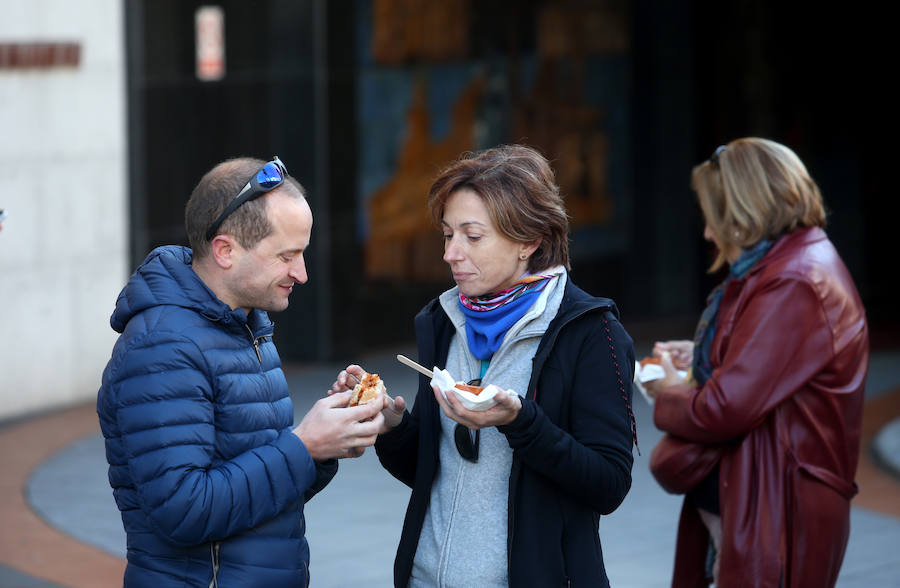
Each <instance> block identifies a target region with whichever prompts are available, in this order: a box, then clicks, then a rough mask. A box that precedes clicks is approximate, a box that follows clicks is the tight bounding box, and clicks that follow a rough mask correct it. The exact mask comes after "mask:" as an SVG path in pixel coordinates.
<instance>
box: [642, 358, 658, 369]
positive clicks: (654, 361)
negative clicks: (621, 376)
mask: <svg viewBox="0 0 900 588" xmlns="http://www.w3.org/2000/svg"><path fill="white" fill-rule="evenodd" d="M650 364H653V365H662V359H660V358H659V357H645V358H644V359H642V360H641V367H647V366H648V365H650Z"/></svg>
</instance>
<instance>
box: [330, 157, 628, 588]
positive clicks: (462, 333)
mask: <svg viewBox="0 0 900 588" xmlns="http://www.w3.org/2000/svg"><path fill="white" fill-rule="evenodd" d="M428 206H429V209H430V211H431V214H432V217H433V219H434V221H435V224H436V225H437V226H438V227H439V229H440V230H441V231H442V232H443V236H444V258H443V259H444V261H445V262H446V263H447V265H448V266H449V268H450V272H451V274H452V276H453V280H454V282H456V286H455V287H453V288H451V289H450V290H447V291H446V292H444V293H443V294H442V295H441V296H439V297H438V298H436V299H435V300H432V301H431V302H429V303H428V304H427V305H426V306H425V308H424V309H423V310H422V311H421V312H420V313H419V314H418V315H417V316H416V319H415V326H416V339H417V343H418V360H419V362H420V363H422V364H424V365H426V366H428V367H431V366H436V367H439V368H442V369H446V370H448V371H449V372H450V374H452V375H453V376H454V377H455V378H456V379H457V380H466V381H476V382H478V381H480V384H481V385H482V386H486V385H488V384H494V385H496V386H498V387H500V388H502V391H501V392H499V393H497V395H496V396H495V400H496V401H497V404H496V405H495V406H493V407H491V408H489V409H488V410H483V411H473V410H468V409H466V408H465V407H464V406H463V405H462V404H461V403H460V402H459V400H458V399H457V398H456V397H455V396H454V395H453V394H447V396H446V397H445V396H444V395H443V393H441V392H440V390H438V389H437V388H436V387H435V388H432V386H431V385H430V382H429V380H428V378H427V377H425V376H422V377H421V378H420V381H419V389H418V393H417V396H416V402H415V404H414V407H413V409H412V411H411V412H410V411H408V410H407V403H406V402H405V401H404V399H403V398H402V397H401V396H396V397H395V398H393V399H390V398H388V399H386V403H385V405H386V408H385V410H384V416H385V425H384V430H383V431H382V433H381V434H380V435H379V438H378V441H377V442H376V444H375V448H376V451H377V454H378V457H379V459H380V460H381V463H382V465H384V467H385V468H386V469H387V470H388V471H389V472H390V473H391V474H392V475H394V476H395V477H396V478H397V479H399V480H400V481H402V482H404V483H405V484H407V485H408V486H410V488H412V494H411V496H410V502H409V506H408V508H407V512H406V519H405V521H404V524H403V532H402V536H401V538H400V545H399V547H398V550H397V556H396V559H395V562H394V583H395V585H396V586H398V587H399V586H404V587H405V586H410V587H419V586H446V587H461V588H462V587H465V588H470V587H472V586H479V587H499V586H513V587H524V586H529V587H530V586H569V585H573V586H601V587H602V586H608V585H609V581H608V579H607V576H606V571H605V569H604V566H603V556H602V551H601V548H600V540H599V535H598V528H599V521H600V515H603V514H607V513H610V512H612V511H613V510H615V509H616V507H618V505H619V504H620V503H621V502H622V500H623V499H624V498H625V495H626V494H627V492H628V490H629V488H630V487H631V466H632V461H633V460H632V453H631V451H632V443H633V442H636V438H635V430H636V429H635V423H634V416H633V413H632V411H631V386H630V382H631V379H632V368H633V366H634V350H633V347H632V341H631V338H630V337H629V335H628V334H627V333H626V331H625V329H624V328H623V327H622V325H621V324H620V323H619V320H618V310H617V309H616V306H615V304H614V303H613V302H612V300H609V299H607V298H596V297H593V296H590V295H588V294H586V293H585V292H584V291H582V290H581V289H579V288H578V287H577V286H575V284H573V283H572V280H571V279H570V277H569V274H568V270H569V269H570V267H569V251H568V217H567V214H566V210H565V207H564V204H563V201H562V198H561V196H560V194H559V188H558V187H557V185H556V182H555V178H554V174H553V171H552V169H551V168H550V165H549V163H548V162H547V160H546V159H545V158H544V157H543V156H542V155H541V154H540V153H538V152H537V151H535V150H534V149H531V148H528V147H524V146H520V145H511V146H502V147H497V148H494V149H488V150H486V151H482V152H479V153H473V154H468V155H466V156H463V157H462V158H461V159H459V160H458V161H456V162H454V163H453V164H451V165H450V166H449V167H447V168H446V169H445V170H444V171H443V172H441V174H440V175H439V176H438V178H437V179H436V180H435V181H434V183H433V185H432V187H431V189H430V191H429V196H428ZM346 371H347V372H349V373H350V374H352V375H354V376H356V377H357V378H361V377H362V375H363V373H364V370H363V369H362V368H361V367H360V366H357V365H351V366H348V367H347V370H346ZM355 383H356V382H355V380H353V379H352V378H348V375H347V374H345V373H342V374H341V375H340V376H339V378H338V380H337V381H336V382H335V383H334V385H333V387H332V391H333V392H336V391H342V390H346V389H348V388H350V387H352V384H355Z"/></svg>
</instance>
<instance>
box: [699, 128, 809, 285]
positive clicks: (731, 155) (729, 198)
mask: <svg viewBox="0 0 900 588" xmlns="http://www.w3.org/2000/svg"><path fill="white" fill-rule="evenodd" d="M691 188H693V189H694V191H695V192H696V193H697V200H698V201H699V202H700V208H701V210H702V211H703V217H704V220H705V221H706V225H707V226H708V227H709V230H710V231H711V232H712V233H713V235H714V236H715V237H716V239H717V240H718V243H719V245H720V250H719V254H718V256H717V257H716V259H715V260H714V261H713V263H712V265H711V266H710V268H709V271H710V272H714V271H716V270H717V269H719V268H720V267H722V265H724V264H725V263H726V260H727V258H728V253H729V252H734V251H737V250H742V249H746V248H748V247H751V246H752V245H754V244H756V243H758V242H759V241H761V240H763V239H768V240H775V239H777V238H778V237H779V236H781V235H783V234H785V233H790V232H791V231H793V230H794V229H797V228H800V227H824V226H825V207H824V204H823V203H822V195H821V193H820V192H819V187H818V186H816V183H815V182H814V181H813V179H812V178H811V177H810V175H809V173H808V172H807V171H806V166H804V165H803V162H802V161H800V158H799V157H797V155H796V154H795V153H794V152H793V151H791V150H790V149H788V148H787V147H785V146H784V145H781V144H780V143H776V142H775V141H770V140H768V139H759V138H756V137H746V138H743V139H736V140H734V141H732V142H731V143H728V144H727V145H725V146H724V147H720V148H719V149H717V150H716V152H715V154H713V156H712V157H711V158H710V159H709V160H707V161H705V162H703V163H701V164H700V165H698V166H696V167H694V169H693V171H692V172H691Z"/></svg>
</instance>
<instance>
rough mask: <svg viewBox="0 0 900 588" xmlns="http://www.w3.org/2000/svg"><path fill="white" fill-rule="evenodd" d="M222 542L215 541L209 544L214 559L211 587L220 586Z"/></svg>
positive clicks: (216, 587)
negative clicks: (220, 548)
mask: <svg viewBox="0 0 900 588" xmlns="http://www.w3.org/2000/svg"><path fill="white" fill-rule="evenodd" d="M220 545H221V543H220V542H218V541H216V542H215V543H210V544H209V556H210V559H212V572H213V575H212V580H210V581H209V588H218V587H219V578H218V575H219V546H220Z"/></svg>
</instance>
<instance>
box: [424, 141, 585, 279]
mask: <svg viewBox="0 0 900 588" xmlns="http://www.w3.org/2000/svg"><path fill="white" fill-rule="evenodd" d="M463 188H468V189H470V190H472V191H473V192H475V193H476V194H478V195H479V196H480V197H481V199H482V200H483V201H484V204H485V206H487V209H488V214H489V215H490V217H491V221H492V222H493V223H494V226H496V227H497V230H498V231H499V232H500V233H501V234H502V235H503V236H505V237H506V238H507V239H510V240H511V241H515V242H516V243H530V242H532V241H534V240H535V239H538V238H540V239H541V243H540V245H539V246H538V248H537V250H536V251H535V252H534V254H532V256H531V257H530V258H529V260H528V271H529V272H531V273H537V272H539V271H542V270H545V269H548V268H551V267H556V266H559V265H561V266H564V267H565V268H566V269H569V268H570V266H569V217H568V214H567V213H566V208H565V205H564V203H563V200H562V197H561V196H560V194H559V186H557V185H556V178H555V176H554V173H553V169H551V167H550V163H549V162H548V161H547V160H546V159H545V158H544V156H543V155H541V154H540V153H539V152H538V151H536V150H535V149H532V148H531V147H526V146H524V145H503V146H500V147H494V148H492V149H486V150H484V151H478V152H474V153H466V154H463V156H462V157H461V158H460V159H458V160H457V161H455V162H453V163H452V164H450V165H449V166H448V167H446V168H445V169H444V170H443V171H442V172H441V173H440V174H439V175H438V177H437V179H435V180H434V183H433V184H432V185H431V189H430V190H429V191H428V209H429V211H430V212H431V218H432V220H433V221H434V223H435V225H437V226H438V227H440V226H441V221H442V220H443V217H444V207H445V206H446V204H447V199H448V198H449V197H450V195H451V194H452V193H453V192H455V191H457V190H460V189H463Z"/></svg>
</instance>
